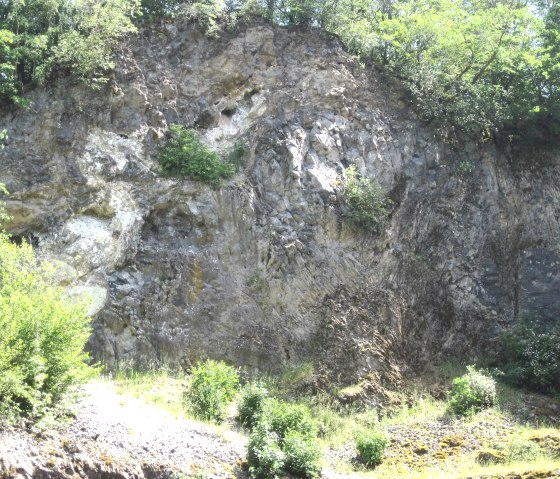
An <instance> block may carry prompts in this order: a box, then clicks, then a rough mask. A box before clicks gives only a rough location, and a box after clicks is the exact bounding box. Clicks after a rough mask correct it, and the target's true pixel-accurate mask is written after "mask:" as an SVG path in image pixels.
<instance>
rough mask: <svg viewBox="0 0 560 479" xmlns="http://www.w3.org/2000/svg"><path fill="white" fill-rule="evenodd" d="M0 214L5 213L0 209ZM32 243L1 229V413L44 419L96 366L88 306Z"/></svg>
mask: <svg viewBox="0 0 560 479" xmlns="http://www.w3.org/2000/svg"><path fill="white" fill-rule="evenodd" d="M0 216H1V215H0ZM53 284H54V281H53V280H52V268H50V267H49V266H48V265H47V264H40V263H39V262H38V261H37V260H36V259H35V256H34V254H33V250H32V248H31V246H30V245H28V244H27V243H25V242H24V243H22V244H21V245H19V246H18V245H15V244H13V243H12V242H11V241H10V239H9V237H8V236H7V235H5V234H1V235H0V331H1V332H2V333H1V334H0V414H2V416H4V417H5V418H6V417H7V418H8V419H10V418H14V417H17V416H20V415H25V416H28V417H30V418H32V419H39V418H41V417H42V416H44V415H45V414H46V413H47V412H48V411H49V410H50V409H51V408H53V407H54V406H55V405H57V403H59V402H60V401H61V399H62V398H63V396H64V395H65V394H66V393H67V392H69V390H71V389H72V388H73V386H75V385H77V384H80V383H82V382H84V381H85V380H87V379H89V378H90V377H91V376H92V375H93V374H94V372H95V370H94V369H91V368H89V367H88V366H87V362H88V355H87V354H86V353H85V352H84V345H85V343H86V341H87V340H88V338H89V335H90V327H89V321H90V318H89V317H88V316H87V312H86V311H87V308H86V307H85V305H84V304H75V303H72V302H71V301H70V300H69V299H68V298H67V297H65V296H64V293H63V291H62V290H61V289H60V288H57V287H56V286H53Z"/></svg>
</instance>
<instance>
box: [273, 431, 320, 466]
mask: <svg viewBox="0 0 560 479" xmlns="http://www.w3.org/2000/svg"><path fill="white" fill-rule="evenodd" d="M282 450H283V452H284V454H285V462H284V470H285V471H286V472H289V473H290V474H293V475H295V476H297V477H319V476H320V475H321V464H320V461H321V449H320V447H319V444H318V443H317V441H316V440H315V439H314V438H313V437H311V436H309V435H304V434H301V433H299V432H293V431H292V432H289V433H288V434H287V435H286V437H285V438H284V444H283V448H282Z"/></svg>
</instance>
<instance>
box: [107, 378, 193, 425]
mask: <svg viewBox="0 0 560 479" xmlns="http://www.w3.org/2000/svg"><path fill="white" fill-rule="evenodd" d="M112 382H113V384H114V385H115V387H116V390H117V393H118V394H121V395H123V396H132V397H135V398H138V399H142V400H143V401H145V402H147V403H150V404H154V405H155V406H158V407H159V408H161V409H163V410H165V411H167V412H169V413H170V414H171V415H173V416H174V417H177V418H179V417H186V412H185V407H184V401H183V392H184V391H185V390H186V388H187V386H188V384H189V378H188V377H187V376H186V375H185V374H184V373H181V372H171V371H170V370H169V369H167V368H162V369H152V370H146V371H137V370H134V369H133V368H125V369H122V370H119V371H117V372H116V373H115V375H114V377H113V378H112Z"/></svg>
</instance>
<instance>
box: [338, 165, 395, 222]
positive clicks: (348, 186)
mask: <svg viewBox="0 0 560 479" xmlns="http://www.w3.org/2000/svg"><path fill="white" fill-rule="evenodd" d="M389 202H390V201H389V199H387V197H386V194H385V190H384V189H383V187H382V186H381V185H380V184H379V183H378V182H377V181H376V180H373V179H371V178H365V177H363V176H361V175H360V174H359V173H358V170H357V169H356V167H355V166H350V167H349V168H348V169H347V170H346V181H345V182H344V187H343V189H342V203H343V204H342V211H341V214H342V216H343V217H344V218H346V219H347V220H348V221H349V222H350V223H351V224H352V225H353V226H354V227H356V228H358V229H360V230H363V231H368V232H372V233H379V232H380V231H381V227H382V225H383V222H384V220H385V218H387V215H388V214H389V213H388V211H387V207H388V206H389Z"/></svg>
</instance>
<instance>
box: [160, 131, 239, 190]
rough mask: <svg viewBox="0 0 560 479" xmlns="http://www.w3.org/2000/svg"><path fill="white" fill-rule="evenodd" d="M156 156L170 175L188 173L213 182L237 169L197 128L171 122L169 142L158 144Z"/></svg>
mask: <svg viewBox="0 0 560 479" xmlns="http://www.w3.org/2000/svg"><path fill="white" fill-rule="evenodd" d="M236 152H237V153H236ZM239 153H240V151H239V150H238V149H237V150H236V149H234V152H233V153H232V155H233V156H232V158H236V159H237V160H239V158H240V156H239ZM241 154H242V153H241ZM157 159H158V161H159V163H160V164H161V167H162V170H163V172H164V173H165V174H167V175H171V176H187V177H188V178H190V179H192V180H196V181H204V182H206V183H211V184H214V185H217V184H220V183H221V182H222V180H224V179H226V178H229V177H231V176H233V175H234V174H235V172H236V171H237V167H236V166H235V165H233V164H231V163H229V162H227V161H224V160H222V158H220V155H218V153H216V152H215V151H212V150H211V149H210V148H208V146H206V145H205V144H204V143H203V142H202V141H201V140H200V137H199V135H198V133H197V132H196V131H195V130H192V129H186V128H185V127H184V126H182V125H170V127H169V133H168V139H167V142H166V143H165V144H164V145H162V146H160V147H159V149H158V151H157Z"/></svg>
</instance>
